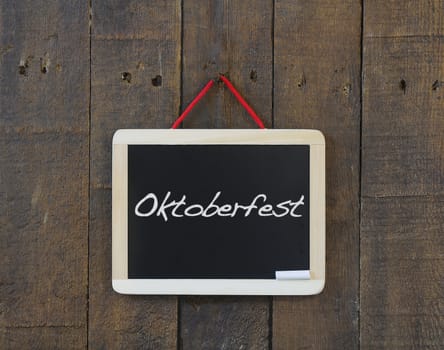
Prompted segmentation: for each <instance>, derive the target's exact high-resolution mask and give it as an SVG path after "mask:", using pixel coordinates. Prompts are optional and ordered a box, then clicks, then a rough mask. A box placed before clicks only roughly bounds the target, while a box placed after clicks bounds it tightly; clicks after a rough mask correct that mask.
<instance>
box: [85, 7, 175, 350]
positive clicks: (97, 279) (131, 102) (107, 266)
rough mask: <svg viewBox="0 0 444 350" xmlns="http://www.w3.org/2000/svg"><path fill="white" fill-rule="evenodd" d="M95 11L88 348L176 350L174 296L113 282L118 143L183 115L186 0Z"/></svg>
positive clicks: (162, 125)
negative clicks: (118, 135)
mask: <svg viewBox="0 0 444 350" xmlns="http://www.w3.org/2000/svg"><path fill="white" fill-rule="evenodd" d="M92 13H93V18H92V41H91V47H92V67H91V70H92V77H91V78H92V80H91V86H92V103H91V185H90V191H91V194H90V196H91V201H90V206H91V210H90V217H91V221H90V276H89V279H90V289H89V291H90V308H89V346H90V347H91V348H94V349H95V348H122V349H128V348H147V349H175V348H176V343H177V336H176V335H177V299H176V298H175V297H148V296H140V297H137V296H124V295H119V294H117V293H115V292H114V291H113V290H112V288H111V149H112V136H113V133H114V132H115V131H116V130H117V129H120V128H159V127H163V128H167V127H169V126H170V125H171V123H172V122H173V120H174V118H175V117H176V116H177V114H178V111H179V103H180V50H181V49H180V37H181V36H180V28H181V26H180V23H181V6H180V1H173V2H164V1H161V0H158V1H150V2H144V1H129V2H128V1H108V2H104V1H94V2H93V8H92Z"/></svg>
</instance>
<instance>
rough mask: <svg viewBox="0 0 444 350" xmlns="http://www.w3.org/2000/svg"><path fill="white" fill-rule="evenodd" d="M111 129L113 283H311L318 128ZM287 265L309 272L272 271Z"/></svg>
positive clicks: (153, 289)
mask: <svg viewBox="0 0 444 350" xmlns="http://www.w3.org/2000/svg"><path fill="white" fill-rule="evenodd" d="M116 135H117V137H116ZM116 135H115V136H114V140H113V286H114V289H116V290H117V291H119V292H123V293H135V294H145V293H147V294H276V295H277V294H314V293H315V292H319V290H320V289H322V288H321V285H322V286H323V283H324V270H325V269H324V265H325V249H324V243H323V242H324V239H325V228H324V226H323V225H325V209H324V206H325V203H324V201H325V193H324V191H325V189H324V186H325V184H324V182H325V178H324V176H325V175H324V172H325V167H324V148H325V145H324V139H323V137H322V134H320V133H319V132H317V131H312V130H305V131H300V130H298V131H296V130H286V131H283V130H282V131H279V130H266V131H259V130H222V131H221V130H211V131H210V130H194V131H187V130H120V131H119V132H118V133H116ZM319 135H321V136H319ZM289 273H290V274H292V273H296V274H298V273H303V274H304V276H305V277H303V278H306V279H309V280H308V281H299V282H300V283H299V284H297V283H294V282H295V281H290V282H289V281H288V280H286V281H278V280H279V279H282V276H284V275H283V274H285V276H290V275H289ZM279 276H281V277H279ZM291 276H293V275H291ZM291 276H290V277H284V279H292V278H293V277H291ZM298 276H299V275H298ZM307 276H308V277H307ZM296 278H300V277H296ZM181 281H182V282H181ZM291 282H293V283H291ZM315 282H316V286H315V285H314V284H313V283H315ZM122 283H123V284H122ZM117 285H119V286H120V287H118V286H117ZM122 286H124V287H122ZM310 286H311V287H310Z"/></svg>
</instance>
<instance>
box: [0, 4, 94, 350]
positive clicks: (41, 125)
mask: <svg viewBox="0 0 444 350" xmlns="http://www.w3.org/2000/svg"><path fill="white" fill-rule="evenodd" d="M42 23H44V25H42ZM0 69H1V72H0V114H1V117H0V135H1V136H0V149H1V150H2V152H1V155H0V169H1V172H0V197H1V201H0V230H1V237H2V239H1V243H0V256H1V260H0V266H1V267H0V270H1V272H0V275H1V277H0V314H1V317H0V334H1V336H0V348H2V349H12V348H13V349H27V348H43V349H45V348H46V349H49V348H60V347H66V348H85V347H86V338H87V273H88V272H87V262H88V253H87V252H88V248H87V244H88V234H87V232H88V204H87V203H88V127H89V124H88V106H89V92H88V87H89V26H88V5H87V3H85V2H81V1H72V2H69V3H66V2H63V1H52V2H50V3H48V2H46V1H40V0H37V1H29V0H26V1H20V2H16V1H2V3H1V5H0Z"/></svg>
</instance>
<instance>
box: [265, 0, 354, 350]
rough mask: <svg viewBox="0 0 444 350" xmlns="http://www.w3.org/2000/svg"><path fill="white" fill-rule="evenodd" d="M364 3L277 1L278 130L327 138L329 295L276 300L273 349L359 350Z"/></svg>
mask: <svg viewBox="0 0 444 350" xmlns="http://www.w3.org/2000/svg"><path fill="white" fill-rule="evenodd" d="M360 13H361V8H360V3H359V2H357V1H342V2H337V1H325V0H324V1H310V2H309V3H308V2H305V1H291V0H276V7H275V28H274V53H275V56H274V63H275V66H274V118H275V127H276V128H315V129H320V130H321V131H322V132H324V134H325V136H326V161H327V170H326V173H327V189H326V190H327V232H326V240H327V242H326V244H327V265H326V268H327V270H326V284H325V290H324V292H323V293H322V294H321V295H318V296H313V297H276V298H275V302H274V306H273V338H272V340H273V341H272V342H273V349H356V348H358V347H359V327H358V321H359V315H358V312H359V310H358V305H359V299H358V295H359V289H358V288H359V145H360V137H359V130H360V30H361V19H360Z"/></svg>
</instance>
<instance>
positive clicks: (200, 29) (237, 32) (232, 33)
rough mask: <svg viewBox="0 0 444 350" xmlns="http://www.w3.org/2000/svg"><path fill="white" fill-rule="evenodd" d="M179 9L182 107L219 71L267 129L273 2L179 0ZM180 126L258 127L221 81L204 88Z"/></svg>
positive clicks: (269, 112) (269, 98)
mask: <svg viewBox="0 0 444 350" xmlns="http://www.w3.org/2000/svg"><path fill="white" fill-rule="evenodd" d="M252 9H254V11H253V10H252ZM183 11H184V15H183V21H184V23H183V73H182V75H183V76H182V80H183V84H182V89H183V104H184V106H183V107H185V106H186V105H187V104H188V103H190V102H191V100H192V99H193V98H194V97H195V96H196V94H197V93H198V92H199V90H200V89H201V88H202V87H203V86H204V85H205V84H206V83H207V82H208V81H209V80H210V79H213V78H216V77H217V76H218V75H219V73H223V74H226V76H227V77H228V78H229V79H230V81H231V82H232V83H233V85H234V86H235V87H236V88H237V89H238V90H239V92H240V93H241V94H242V95H243V96H244V98H245V100H246V101H248V102H249V103H250V104H251V106H252V107H253V109H254V110H255V111H256V112H257V113H258V115H259V116H260V117H261V119H262V120H263V121H264V123H265V125H266V127H268V128H271V126H272V125H271V124H272V123H271V114H272V110H271V106H272V101H271V99H272V74H273V69H272V56H273V53H272V45H273V44H272V22H273V20H272V13H273V1H271V0H267V1H265V2H264V1H259V0H254V1H229V0H223V1H209V2H201V1H193V0H184V9H183ZM183 125H184V127H186V128H256V127H257V126H256V124H255V123H254V122H253V121H252V120H251V118H250V116H249V115H248V114H247V113H246V112H245V110H244V109H243V108H242V107H241V106H240V105H239V103H238V102H237V100H236V99H235V98H234V96H233V95H232V94H231V92H230V91H229V90H228V89H227V88H226V87H225V85H224V84H223V83H219V84H216V85H215V86H214V87H213V88H212V89H211V90H210V91H209V92H208V94H207V95H206V96H205V98H204V99H203V100H202V101H201V102H199V104H198V105H197V106H196V107H195V108H194V110H193V112H191V114H190V115H189V116H188V117H187V119H186V120H185V121H184V123H183Z"/></svg>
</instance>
